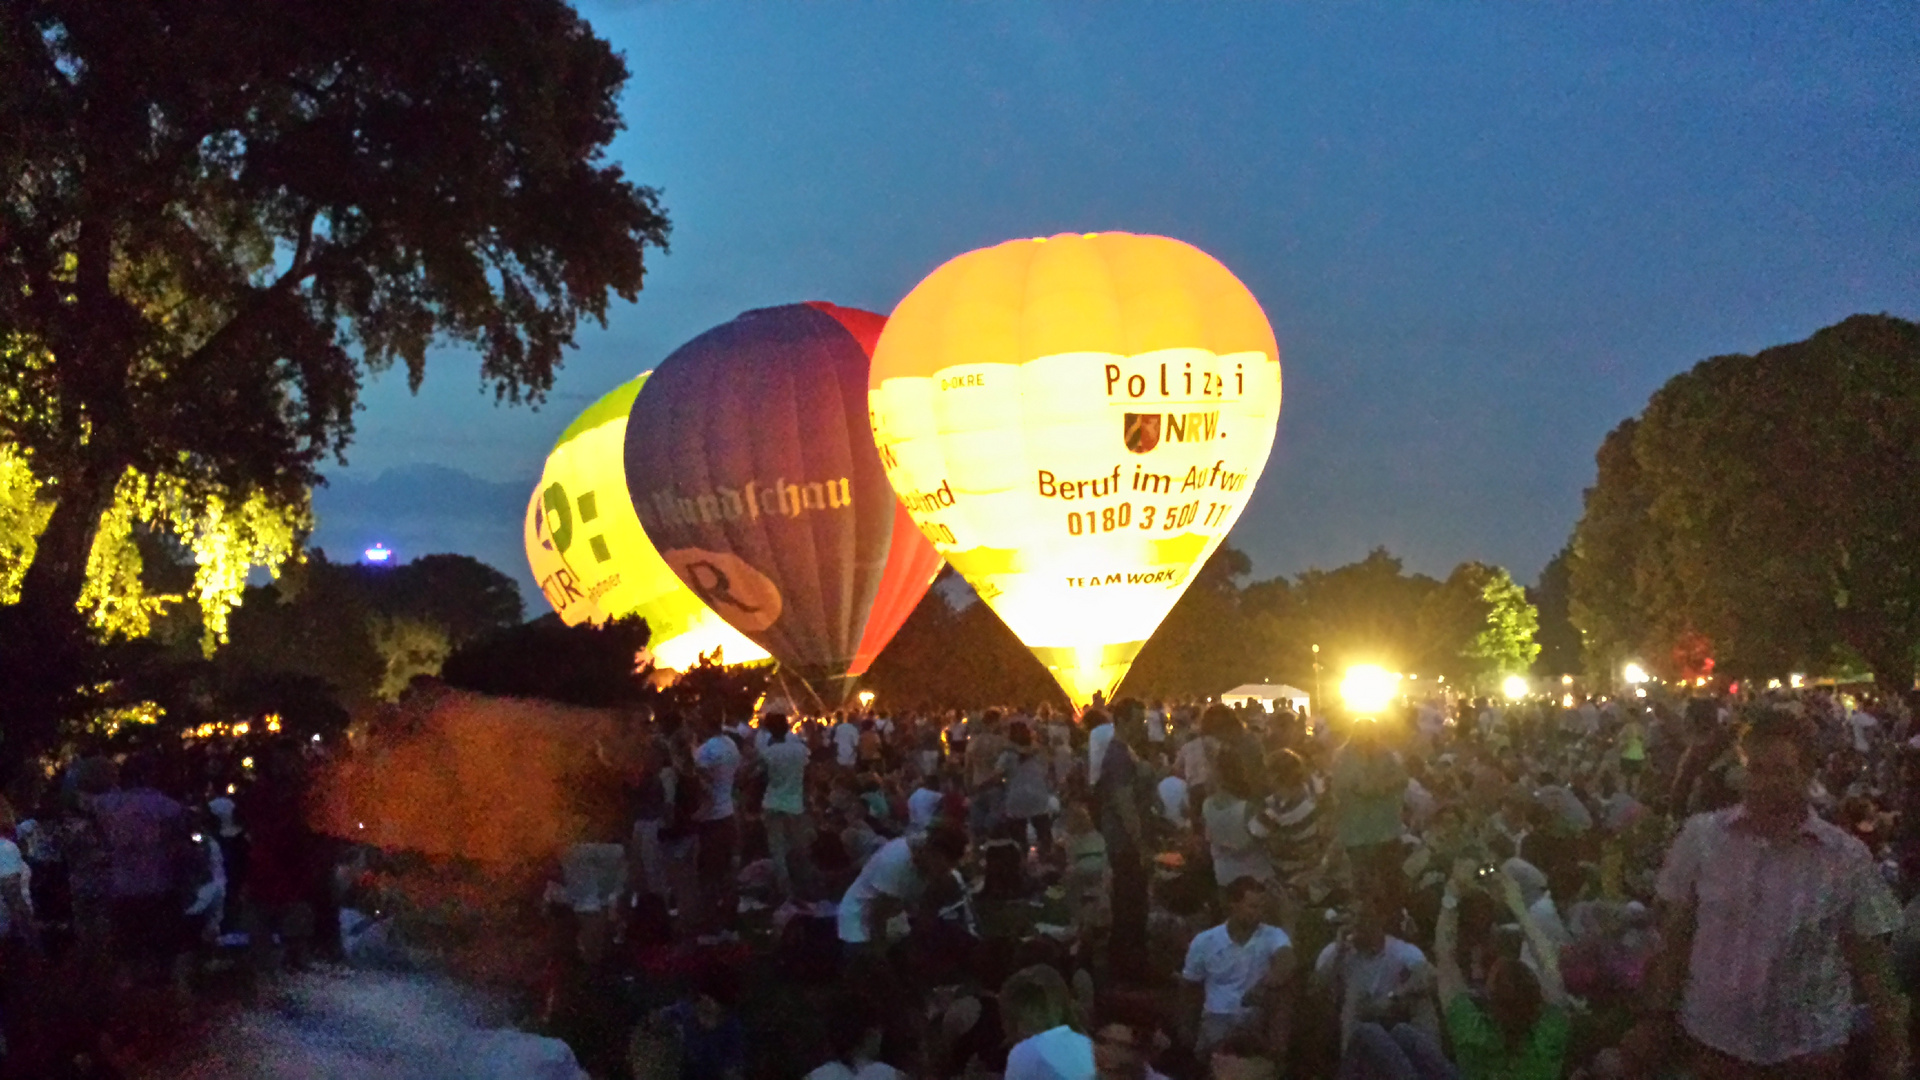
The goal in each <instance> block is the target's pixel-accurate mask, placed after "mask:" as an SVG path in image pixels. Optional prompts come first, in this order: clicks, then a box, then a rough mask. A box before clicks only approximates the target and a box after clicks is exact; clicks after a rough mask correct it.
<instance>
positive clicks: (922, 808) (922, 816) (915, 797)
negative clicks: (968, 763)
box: [907, 772, 947, 836]
mask: <svg viewBox="0 0 1920 1080" xmlns="http://www.w3.org/2000/svg"><path fill="white" fill-rule="evenodd" d="M946 798H947V796H946V794H945V793H944V792H942V791H941V790H940V774H939V773H937V772H934V773H928V774H926V775H925V776H922V777H921V778H920V786H919V787H917V788H914V789H913V794H911V795H909V796H907V832H908V834H910V835H913V836H925V835H926V834H927V830H928V829H930V828H932V827H933V819H934V818H936V817H938V816H939V815H940V804H941V803H943V802H945V801H946Z"/></svg>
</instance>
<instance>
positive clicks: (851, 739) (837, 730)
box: [833, 716, 860, 769]
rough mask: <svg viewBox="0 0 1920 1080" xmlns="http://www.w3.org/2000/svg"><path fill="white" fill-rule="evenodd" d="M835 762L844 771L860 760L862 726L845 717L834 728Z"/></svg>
mask: <svg viewBox="0 0 1920 1080" xmlns="http://www.w3.org/2000/svg"><path fill="white" fill-rule="evenodd" d="M833 760H834V761H835V762H837V763H838V764H839V765H840V767H841V768H843V769H851V768H853V767H854V765H855V764H856V763H858V762H859V760H860V725H859V724H856V723H854V722H853V721H852V720H850V719H848V718H847V717H844V716H843V717H841V718H840V722H839V723H838V724H835V725H834V726H833Z"/></svg>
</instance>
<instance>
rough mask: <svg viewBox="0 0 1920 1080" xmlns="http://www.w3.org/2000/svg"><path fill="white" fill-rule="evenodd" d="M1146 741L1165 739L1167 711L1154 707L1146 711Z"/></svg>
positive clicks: (1157, 741)
mask: <svg viewBox="0 0 1920 1080" xmlns="http://www.w3.org/2000/svg"><path fill="white" fill-rule="evenodd" d="M1147 741H1148V742H1156V743H1163V742H1166V741H1167V711H1166V710H1165V709H1154V710H1152V711H1151V712H1149V713H1147Z"/></svg>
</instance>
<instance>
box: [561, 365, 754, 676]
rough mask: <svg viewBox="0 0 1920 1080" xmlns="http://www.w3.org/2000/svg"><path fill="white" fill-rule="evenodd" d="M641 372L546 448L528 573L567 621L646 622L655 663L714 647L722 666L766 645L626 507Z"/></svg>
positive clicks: (677, 664)
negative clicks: (677, 564)
mask: <svg viewBox="0 0 1920 1080" xmlns="http://www.w3.org/2000/svg"><path fill="white" fill-rule="evenodd" d="M650 374H652V373H651V372H648V373H645V374H642V375H640V376H639V377H638V378H635V379H633V380H631V381H629V382H626V383H623V384H621V385H620V386H619V387H617V388H616V389H614V390H613V392H612V393H609V394H607V395H606V396H605V397H603V398H601V399H600V400H599V401H596V402H594V403H593V404H592V405H591V406H588V408H587V410H586V411H585V412H583V413H581V414H580V415H579V417H577V418H576V419H575V420H574V421H573V423H571V424H569V425H568V426H567V430H566V431H564V432H562V433H561V435H560V441H559V442H558V443H556V444H554V447H553V452H552V453H550V454H548V455H547V465H546V469H545V471H543V472H542V473H541V475H540V484H539V486H538V487H536V488H535V489H534V492H533V499H532V501H531V502H530V503H529V504H528V506H527V513H526V516H525V521H524V532H525V534H526V544H527V562H528V564H529V565H531V566H532V568H533V576H534V580H536V581H538V582H539V583H540V592H541V593H542V595H544V596H545V597H546V598H547V603H549V604H551V605H552V606H553V609H554V610H555V611H557V612H559V614H560V617H561V618H562V619H563V620H565V621H566V622H567V624H568V625H569V626H571V625H575V624H578V623H583V622H591V623H595V624H599V623H603V622H606V621H607V620H609V619H616V618H620V617H622V616H626V615H638V616H640V617H641V618H643V619H645V620H646V621H647V626H648V627H649V629H651V630H652V638H651V640H650V642H649V645H648V651H649V652H651V653H652V658H653V661H654V663H655V664H656V665H658V666H660V667H663V668H672V669H675V670H682V671H684V670H686V669H687V668H688V667H690V666H692V665H693V664H694V663H696V662H698V660H699V658H700V656H701V655H702V654H703V653H709V652H712V651H714V650H715V649H719V650H721V651H722V654H723V656H724V658H725V659H726V661H727V662H728V663H735V664H738V663H745V662H748V661H753V660H764V659H767V652H766V650H765V649H762V648H761V647H760V646H758V645H755V644H754V643H753V642H752V641H750V640H748V639H747V637H746V635H744V634H742V633H741V632H740V631H738V630H735V629H734V628H733V627H732V626H730V625H728V623H727V621H726V620H725V619H723V618H721V617H720V616H719V615H717V614H715V613H714V611H713V609H712V608H709V607H708V606H707V604H706V601H704V600H702V599H700V597H699V596H697V595H695V594H694V592H693V591H692V590H691V589H689V588H687V587H686V586H685V585H684V584H682V583H681V581H680V578H679V577H678V576H677V575H676V574H674V572H673V569H672V568H671V567H669V566H668V565H667V563H666V561H665V560H664V559H662V558H661V557H660V552H659V551H658V550H657V549H655V547H654V546H653V542H652V541H651V540H649V539H647V534H646V531H645V530H644V529H642V528H641V527H640V519H639V517H638V516H637V515H635V514H634V512H633V503H632V501H631V500H630V499H629V497H628V494H627V474H626V464H625V457H624V453H623V449H622V448H623V447H624V446H625V444H626V438H627V417H628V416H629V415H630V414H631V413H632V411H633V401H634V398H636V397H638V396H639V394H640V388H641V387H642V386H644V385H645V384H646V381H647V377H648V375H650Z"/></svg>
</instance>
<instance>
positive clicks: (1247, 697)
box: [1220, 683, 1312, 716]
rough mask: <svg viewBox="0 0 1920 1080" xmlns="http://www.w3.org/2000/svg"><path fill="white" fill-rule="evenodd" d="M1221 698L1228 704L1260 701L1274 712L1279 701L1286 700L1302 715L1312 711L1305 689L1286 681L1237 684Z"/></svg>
mask: <svg viewBox="0 0 1920 1080" xmlns="http://www.w3.org/2000/svg"><path fill="white" fill-rule="evenodd" d="M1220 700H1221V701H1222V702H1224V703H1225V704H1228V705H1240V704H1243V703H1245V702H1249V701H1257V702H1259V703H1260V707H1261V708H1263V709H1265V710H1267V711H1268V712H1272V711H1273V709H1274V706H1275V705H1276V704H1277V703H1279V702H1286V703H1287V704H1288V705H1291V706H1293V711H1294V712H1297V713H1299V714H1300V715H1302V716H1305V715H1307V713H1308V712H1309V711H1310V702H1311V701H1312V699H1311V698H1310V697H1309V696H1308V694H1307V692H1306V691H1305V690H1301V689H1299V688H1297V687H1292V686H1288V685H1286V684H1285V683H1247V684H1246V685H1245V686H1236V687H1234V688H1233V689H1231V690H1229V691H1227V692H1226V693H1224V694H1221V695H1220Z"/></svg>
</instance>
